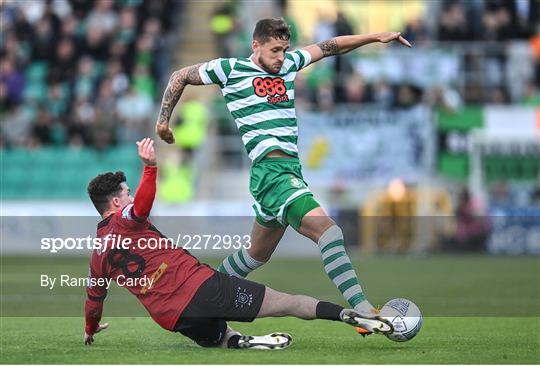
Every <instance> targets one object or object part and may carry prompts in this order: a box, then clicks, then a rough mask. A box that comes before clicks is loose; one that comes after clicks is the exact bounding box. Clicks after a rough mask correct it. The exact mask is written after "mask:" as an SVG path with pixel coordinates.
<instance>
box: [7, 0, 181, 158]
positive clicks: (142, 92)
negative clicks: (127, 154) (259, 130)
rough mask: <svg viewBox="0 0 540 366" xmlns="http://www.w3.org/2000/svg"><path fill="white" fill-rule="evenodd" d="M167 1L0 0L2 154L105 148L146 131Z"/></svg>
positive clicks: (170, 5)
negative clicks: (9, 149) (16, 149)
mask: <svg viewBox="0 0 540 366" xmlns="http://www.w3.org/2000/svg"><path fill="white" fill-rule="evenodd" d="M179 4H181V3H179V2H177V1H174V0H117V1H113V0H96V1H86V0H43V1H17V0H12V1H9V0H0V25H1V32H2V37H1V39H0V115H1V116H2V138H1V140H0V143H1V145H2V146H11V145H14V146H28V147H35V146H41V145H70V146H82V145H87V146H94V147H96V148H105V147H107V146H110V145H114V144H117V143H121V142H124V141H133V140H134V139H135V138H140V137H142V136H143V135H144V134H145V133H146V130H147V129H148V128H150V127H151V126H152V125H153V123H152V122H153V119H154V118H155V113H154V112H155V109H156V103H155V101H156V100H157V98H159V97H160V96H159V95H157V94H158V88H159V87H160V86H161V84H162V83H163V80H165V81H166V79H167V78H168V74H167V73H168V71H169V61H168V53H167V50H166V49H165V47H164V43H165V37H166V36H167V35H168V34H169V33H170V32H171V28H172V27H171V26H172V24H173V19H172V17H173V16H175V15H177V14H176V11H174V10H175V9H176V8H177V7H178V5H179Z"/></svg>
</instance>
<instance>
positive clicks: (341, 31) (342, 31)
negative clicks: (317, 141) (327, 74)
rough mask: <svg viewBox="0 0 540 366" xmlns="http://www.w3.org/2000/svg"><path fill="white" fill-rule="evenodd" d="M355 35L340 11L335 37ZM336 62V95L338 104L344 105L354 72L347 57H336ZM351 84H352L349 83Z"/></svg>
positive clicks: (360, 87)
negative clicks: (347, 81)
mask: <svg viewBox="0 0 540 366" xmlns="http://www.w3.org/2000/svg"><path fill="white" fill-rule="evenodd" d="M349 34H354V30H353V27H352V25H351V23H350V22H349V20H348V19H347V18H346V17H345V14H344V13H343V12H342V11H338V13H337V18H336V21H335V22H334V36H344V35H349ZM333 61H334V73H335V79H334V95H335V98H336V102H337V103H342V102H345V101H348V102H350V100H348V99H349V98H348V96H347V94H349V91H348V90H346V89H347V88H348V87H350V85H346V84H347V83H346V80H347V79H348V77H349V75H350V74H351V72H352V67H351V64H350V62H349V61H348V58H347V57H346V56H336V57H334V59H333ZM349 84H350V83H349ZM358 89H364V85H363V84H362V85H360V86H358Z"/></svg>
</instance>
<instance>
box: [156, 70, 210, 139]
mask: <svg viewBox="0 0 540 366" xmlns="http://www.w3.org/2000/svg"><path fill="white" fill-rule="evenodd" d="M200 66H201V64H198V65H193V66H187V67H184V68H183V69H180V70H178V71H175V72H173V74H172V75H171V77H170V79H169V83H168V84H167V88H166V89H165V93H164V94H163V99H162V101H161V109H160V111H159V117H158V121H157V123H156V132H157V134H158V135H159V137H160V138H161V139H162V140H163V141H165V142H166V143H168V144H172V143H173V142H174V135H173V133H172V130H171V129H170V128H169V119H170V118H171V114H172V111H173V109H174V107H175V106H176V103H178V100H180V97H181V96H182V93H183V91H184V88H185V87H186V85H203V84H204V83H203V81H202V80H201V76H200V75H199V67H200Z"/></svg>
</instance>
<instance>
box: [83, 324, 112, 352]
mask: <svg viewBox="0 0 540 366" xmlns="http://www.w3.org/2000/svg"><path fill="white" fill-rule="evenodd" d="M108 327H109V323H105V324H100V325H99V326H98V328H97V330H96V333H94V334H97V333H99V332H101V331H102V330H104V329H107V328H108ZM94 334H88V333H86V332H84V345H85V346H90V345H91V344H92V343H94Z"/></svg>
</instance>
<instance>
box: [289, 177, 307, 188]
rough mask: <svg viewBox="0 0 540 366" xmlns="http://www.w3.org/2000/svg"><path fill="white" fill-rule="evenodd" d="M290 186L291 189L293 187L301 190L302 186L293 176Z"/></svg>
mask: <svg viewBox="0 0 540 366" xmlns="http://www.w3.org/2000/svg"><path fill="white" fill-rule="evenodd" d="M291 185H292V186H293V187H295V188H302V187H303V186H304V184H303V183H302V181H301V180H300V179H298V178H296V177H295V176H292V177H291Z"/></svg>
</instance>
